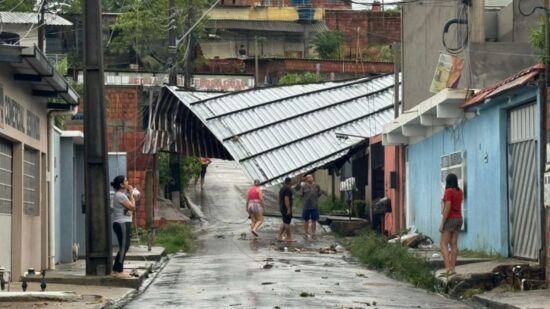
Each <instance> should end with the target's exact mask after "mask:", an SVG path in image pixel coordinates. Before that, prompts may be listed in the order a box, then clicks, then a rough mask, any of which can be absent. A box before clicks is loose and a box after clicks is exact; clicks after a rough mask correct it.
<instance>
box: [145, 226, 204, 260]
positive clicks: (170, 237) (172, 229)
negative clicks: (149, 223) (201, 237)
mask: <svg viewBox="0 0 550 309" xmlns="http://www.w3.org/2000/svg"><path fill="white" fill-rule="evenodd" d="M195 239H196V238H195V235H194V234H193V232H192V230H191V227H190V226H189V225H187V224H182V223H172V224H167V225H165V226H163V227H161V228H160V229H158V230H157V232H156V235H155V243H156V244H157V245H159V246H162V247H164V249H166V253H176V252H179V251H184V252H189V251H191V249H192V248H193V245H194V243H195Z"/></svg>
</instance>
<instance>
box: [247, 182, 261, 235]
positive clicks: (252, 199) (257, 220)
mask: <svg viewBox="0 0 550 309" xmlns="http://www.w3.org/2000/svg"><path fill="white" fill-rule="evenodd" d="M245 208H246V211H247V212H248V216H249V217H250V220H251V224H250V232H251V233H252V235H254V238H256V237H258V229H259V228H260V226H261V225H262V223H263V222H264V201H263V194H262V189H261V188H260V181H259V180H258V179H256V180H254V185H253V186H252V187H250V189H248V193H247V194H246V205H245Z"/></svg>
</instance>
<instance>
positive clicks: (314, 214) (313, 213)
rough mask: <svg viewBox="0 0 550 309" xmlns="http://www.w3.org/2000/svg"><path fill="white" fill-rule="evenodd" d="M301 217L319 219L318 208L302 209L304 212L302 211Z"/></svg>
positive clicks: (306, 219)
mask: <svg viewBox="0 0 550 309" xmlns="http://www.w3.org/2000/svg"><path fill="white" fill-rule="evenodd" d="M302 219H304V221H308V220H313V221H319V209H307V208H306V209H304V212H302Z"/></svg>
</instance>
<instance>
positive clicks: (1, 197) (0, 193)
mask: <svg viewBox="0 0 550 309" xmlns="http://www.w3.org/2000/svg"><path fill="white" fill-rule="evenodd" d="M12 171H13V170H12V150H11V144H9V143H7V142H5V141H3V140H0V213H2V214H11V213H12V207H11V205H12V196H11V191H12V190H11V188H12V174H13V172H12Z"/></svg>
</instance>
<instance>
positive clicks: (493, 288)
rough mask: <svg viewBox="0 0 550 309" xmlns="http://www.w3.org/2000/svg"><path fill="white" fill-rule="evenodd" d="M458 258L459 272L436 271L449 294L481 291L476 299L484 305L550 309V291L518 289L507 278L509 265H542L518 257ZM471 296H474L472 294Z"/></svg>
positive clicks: (457, 268) (455, 295)
mask: <svg viewBox="0 0 550 309" xmlns="http://www.w3.org/2000/svg"><path fill="white" fill-rule="evenodd" d="M460 260H461V258H460V257H459V261H457V264H458V265H457V266H456V273H457V274H456V275H453V276H449V277H448V276H445V275H444V272H445V270H444V269H439V270H438V271H436V278H437V280H438V282H439V284H440V286H441V287H442V288H443V289H447V290H446V292H447V293H448V295H449V297H451V298H463V297H468V296H465V294H466V295H467V294H468V293H472V294H477V295H474V296H473V297H472V300H474V301H476V302H478V303H479V304H480V307H481V306H484V307H487V308H498V309H504V308H506V309H516V308H517V309H519V308H521V309H528V308H529V309H535V308H548V309H550V291H549V290H531V291H521V290H518V289H514V287H512V285H511V284H510V281H511V280H510V278H509V277H508V278H506V274H505V273H506V272H507V271H508V272H509V268H510V267H513V266H516V265H524V266H525V267H533V268H536V267H538V264H537V263H535V262H532V261H525V260H520V259H515V258H506V259H481V260H480V261H477V262H473V263H464V262H465V261H464V259H462V262H461V261H460ZM506 269H508V270H506ZM470 296H471V295H470Z"/></svg>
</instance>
